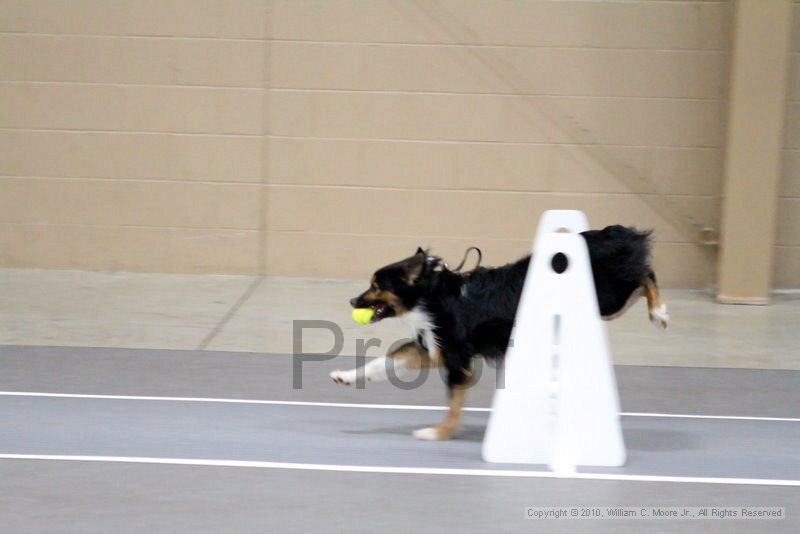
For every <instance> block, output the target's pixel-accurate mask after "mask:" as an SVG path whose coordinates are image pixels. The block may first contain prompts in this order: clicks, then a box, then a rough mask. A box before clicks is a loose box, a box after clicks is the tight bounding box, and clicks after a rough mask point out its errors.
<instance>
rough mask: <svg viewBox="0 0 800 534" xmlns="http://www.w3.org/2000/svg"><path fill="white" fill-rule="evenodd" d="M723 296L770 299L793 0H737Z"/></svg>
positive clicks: (719, 290) (722, 250)
mask: <svg viewBox="0 0 800 534" xmlns="http://www.w3.org/2000/svg"><path fill="white" fill-rule="evenodd" d="M735 10H736V12H735V17H734V29H733V33H734V35H733V55H732V58H731V84H730V95H729V113H728V139H727V148H726V155H725V184H724V191H723V201H722V221H721V228H722V235H721V239H720V255H719V265H718V268H719V270H718V287H717V298H718V300H719V301H720V302H723V303H731V304H734V303H736V304H767V303H768V302H769V295H770V289H771V282H772V272H773V255H774V245H775V218H776V210H777V190H778V180H779V176H780V157H781V149H782V147H783V116H784V110H785V101H784V99H785V92H786V76H787V69H788V53H789V33H790V22H791V15H792V6H791V1H790V0H769V1H764V0H737V1H736V3H735Z"/></svg>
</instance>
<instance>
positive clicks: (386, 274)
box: [350, 248, 440, 323]
mask: <svg viewBox="0 0 800 534" xmlns="http://www.w3.org/2000/svg"><path fill="white" fill-rule="evenodd" d="M439 261H440V260H439V258H437V257H436V256H429V255H428V253H427V252H426V251H424V250H422V248H418V249H417V252H416V253H415V254H414V255H413V256H409V257H408V258H406V259H404V260H400V261H398V262H395V263H391V264H389V265H387V266H385V267H381V268H380V269H378V270H377V271H375V274H374V275H372V280H371V281H370V286H369V289H367V290H366V291H364V292H363V293H361V294H360V295H359V296H357V297H355V298H352V299H350V305H351V306H353V307H354V308H371V309H372V320H371V321H370V322H372V323H376V322H378V321H380V320H381V319H386V318H387V317H399V316H401V315H403V314H404V313H406V312H407V311H409V310H412V309H414V306H416V305H417V302H418V301H419V299H420V298H421V297H422V296H423V295H424V294H425V290H426V288H427V287H428V283H429V281H430V276H431V274H432V273H433V271H434V268H435V267H436V266H437V265H438V264H439Z"/></svg>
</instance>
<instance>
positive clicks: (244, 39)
mask: <svg viewBox="0 0 800 534" xmlns="http://www.w3.org/2000/svg"><path fill="white" fill-rule="evenodd" d="M0 35H13V36H21V37H22V36H41V37H92V38H97V39H163V40H169V41H241V42H255V43H263V42H266V41H268V40H269V39H259V38H257V37H214V36H207V35H205V36H204V35H197V36H179V35H137V34H130V35H122V34H110V33H69V32H67V33H48V32H13V31H0Z"/></svg>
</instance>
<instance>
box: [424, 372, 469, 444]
mask: <svg viewBox="0 0 800 534" xmlns="http://www.w3.org/2000/svg"><path fill="white" fill-rule="evenodd" d="M471 383H472V373H470V375H469V379H468V380H467V382H465V383H464V384H463V385H459V386H455V387H454V388H453V389H452V390H451V392H450V404H449V409H448V410H447V415H446V416H445V418H444V421H442V422H441V423H439V424H438V425H436V426H432V427H429V428H420V429H419V430H415V431H414V437H415V438H417V439H424V440H429V441H439V440H443V439H449V438H451V437H452V436H453V434H455V432H456V431H457V430H458V428H459V425H460V424H461V411H462V408H463V407H464V400H465V399H466V398H467V389H469V386H470V384H471Z"/></svg>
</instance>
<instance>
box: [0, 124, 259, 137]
mask: <svg viewBox="0 0 800 534" xmlns="http://www.w3.org/2000/svg"><path fill="white" fill-rule="evenodd" d="M0 132H53V133H75V134H86V133H90V134H118V135H177V136H186V137H192V136H195V137H242V138H256V139H263V138H264V137H265V135H264V134H261V133H257V134H248V133H230V132H227V133H225V132H166V131H158V130H110V129H109V130H97V129H92V128H8V127H0Z"/></svg>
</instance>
